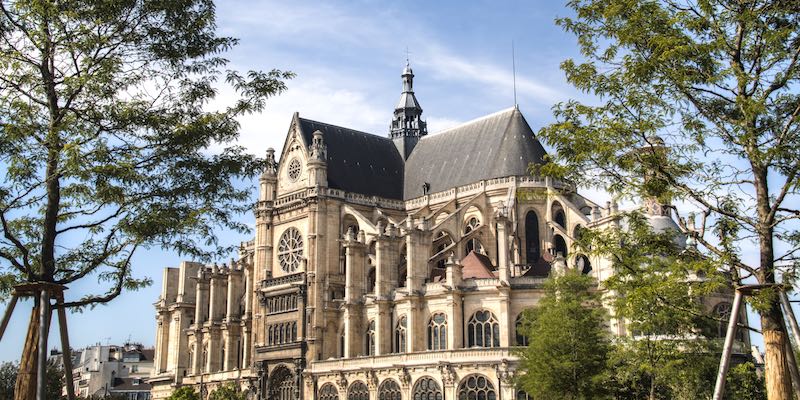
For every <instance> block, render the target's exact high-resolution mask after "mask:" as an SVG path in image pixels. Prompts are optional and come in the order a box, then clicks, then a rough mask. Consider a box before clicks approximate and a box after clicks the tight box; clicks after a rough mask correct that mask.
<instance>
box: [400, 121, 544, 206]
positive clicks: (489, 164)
mask: <svg viewBox="0 0 800 400" xmlns="http://www.w3.org/2000/svg"><path fill="white" fill-rule="evenodd" d="M545 154H546V153H545V150H544V147H542V145H541V143H539V141H538V140H536V137H535V135H534V133H533V130H531V127H530V126H529V125H528V122H527V121H525V118H524V117H523V116H522V113H521V112H520V111H519V109H517V108H516V107H512V108H509V109H507V110H503V111H500V112H498V113H495V114H491V115H488V116H485V117H483V118H479V119H476V120H473V121H470V122H467V123H465V124H463V125H460V126H457V127H455V128H451V129H448V130H445V131H443V132H441V133H438V134H433V135H429V136H426V137H424V138H422V139H421V140H420V141H419V143H418V144H417V146H416V147H415V148H414V151H413V152H412V153H411V155H410V156H409V157H408V160H406V165H405V176H404V179H403V186H404V188H403V197H404V198H405V199H410V198H414V197H419V196H421V195H422V194H423V192H422V187H423V185H424V184H426V183H427V184H428V185H429V188H430V189H429V192H430V193H435V192H440V191H444V190H448V189H450V188H453V187H455V186H461V185H466V184H469V183H473V182H477V181H480V180H484V179H492V178H499V177H504V176H524V175H528V174H529V173H528V165H529V164H530V163H540V162H541V161H542V158H543V157H544V155H545Z"/></svg>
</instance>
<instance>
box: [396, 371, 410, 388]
mask: <svg viewBox="0 0 800 400" xmlns="http://www.w3.org/2000/svg"><path fill="white" fill-rule="evenodd" d="M399 378H400V384H401V385H403V387H404V388H408V385H410V384H411V374H410V373H409V372H408V368H405V367H403V369H401V370H400V376H399Z"/></svg>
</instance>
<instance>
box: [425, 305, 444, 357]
mask: <svg viewBox="0 0 800 400" xmlns="http://www.w3.org/2000/svg"><path fill="white" fill-rule="evenodd" d="M446 349H447V317H445V315H444V314H442V313H438V314H433V315H432V316H431V320H430V322H428V350H446Z"/></svg>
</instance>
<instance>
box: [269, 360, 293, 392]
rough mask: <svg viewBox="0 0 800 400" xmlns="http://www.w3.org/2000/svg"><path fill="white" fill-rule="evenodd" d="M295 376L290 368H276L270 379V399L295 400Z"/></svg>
mask: <svg viewBox="0 0 800 400" xmlns="http://www.w3.org/2000/svg"><path fill="white" fill-rule="evenodd" d="M295 389H296V387H295V379H294V374H293V373H292V371H290V370H289V369H288V368H286V367H284V366H280V367H278V368H276V369H275V370H274V371H273V372H272V375H271V376H270V378H269V397H268V398H270V399H276V400H293V399H295V398H296V396H295Z"/></svg>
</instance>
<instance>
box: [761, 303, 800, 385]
mask: <svg viewBox="0 0 800 400" xmlns="http://www.w3.org/2000/svg"><path fill="white" fill-rule="evenodd" d="M775 311H776V310H775V307H773V309H771V310H769V311H767V312H765V313H763V314H762V315H761V326H762V328H763V329H762V331H763V335H764V347H765V349H764V353H765V357H764V364H765V366H766V371H765V374H764V375H765V377H766V381H767V398H768V399H769V400H792V398H793V397H792V386H791V377H790V376H789V374H788V370H789V368H788V364H787V360H786V352H785V351H784V346H785V345H786V341H787V340H788V337H787V336H786V331H785V330H784V329H783V318H782V315H781V314H780V309H778V310H777V315H776V314H775Z"/></svg>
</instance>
